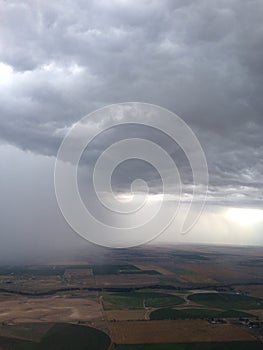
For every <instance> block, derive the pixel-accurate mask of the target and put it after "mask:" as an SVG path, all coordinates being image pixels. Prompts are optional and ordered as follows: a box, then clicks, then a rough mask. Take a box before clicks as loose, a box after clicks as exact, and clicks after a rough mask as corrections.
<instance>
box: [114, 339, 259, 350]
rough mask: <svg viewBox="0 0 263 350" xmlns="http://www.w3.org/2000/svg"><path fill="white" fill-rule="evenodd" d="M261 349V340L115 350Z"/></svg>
mask: <svg viewBox="0 0 263 350" xmlns="http://www.w3.org/2000/svg"><path fill="white" fill-rule="evenodd" d="M248 348H249V349H250V350H261V349H262V343H261V342H240V341H235V342H220V343H219V342H203V343H201V342H198V343H173V344H165V343H161V344H137V345H135V344H133V345H118V346H117V350H226V349H227V350H247V349H248Z"/></svg>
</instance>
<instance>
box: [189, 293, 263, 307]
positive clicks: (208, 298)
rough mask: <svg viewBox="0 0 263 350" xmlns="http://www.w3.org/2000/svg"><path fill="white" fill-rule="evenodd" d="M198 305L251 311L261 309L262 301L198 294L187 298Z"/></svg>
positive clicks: (236, 296) (223, 295)
mask: <svg viewBox="0 0 263 350" xmlns="http://www.w3.org/2000/svg"><path fill="white" fill-rule="evenodd" d="M188 299H189V300H191V301H194V302H196V303H198V304H202V305H205V306H209V307H212V308H219V309H225V310H228V309H241V310H253V309H263V299H260V298H255V297H250V296H247V295H242V294H228V293H198V294H193V295H190V296H189V297H188Z"/></svg>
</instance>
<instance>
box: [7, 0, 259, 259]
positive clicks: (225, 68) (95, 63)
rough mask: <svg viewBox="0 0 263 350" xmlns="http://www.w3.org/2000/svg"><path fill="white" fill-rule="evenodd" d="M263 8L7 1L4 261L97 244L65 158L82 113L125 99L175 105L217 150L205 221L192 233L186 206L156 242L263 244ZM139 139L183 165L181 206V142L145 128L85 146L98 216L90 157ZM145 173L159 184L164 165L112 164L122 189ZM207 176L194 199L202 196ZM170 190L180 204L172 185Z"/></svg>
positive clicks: (82, 174) (187, 187)
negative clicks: (75, 219)
mask: <svg viewBox="0 0 263 350" xmlns="http://www.w3.org/2000/svg"><path fill="white" fill-rule="evenodd" d="M262 15H263V3H262V1H260V0H254V1H251V2H243V1H205V0H198V1H191V0H189V1H181V0H174V1H170V0H166V1H140V2H135V1H131V0H130V1H128V0H126V1H123V0H114V1H112V2H107V1H90V2H89V3H83V1H81V0H77V1H75V2H74V3H73V2H66V3H65V2H62V1H56V2H48V3H47V2H44V1H37V2H33V1H29V2H21V1H18V0H14V1H8V2H7V1H2V2H0V18H1V20H0V35H1V43H0V91H1V93H0V161H1V182H0V195H1V202H0V203H1V206H0V222H1V245H0V263H2V262H4V261H12V260H13V261H23V259H25V260H30V259H31V256H32V258H33V259H34V257H36V258H37V256H41V257H42V256H45V255H46V256H49V255H50V256H53V255H54V253H55V252H57V251H60V252H62V254H63V252H67V254H68V252H70V251H75V250H77V249H79V248H81V247H82V248H83V249H87V252H88V251H92V249H95V248H93V247H94V246H93V245H90V244H89V243H88V242H85V241H84V240H83V239H82V238H80V237H79V236H78V235H77V234H76V233H75V232H74V231H73V230H72V229H71V228H70V226H69V225H68V224H67V222H66V221H65V219H64V217H63V215H62V214H61V212H60V209H59V207H58V204H57V201H56V196H55V189H54V166H55V160H56V155H57V151H58V148H59V145H60V143H61V141H62V140H63V137H64V136H65V134H66V133H67V132H68V131H69V130H70V129H71V127H72V126H74V125H75V123H77V122H78V120H79V119H80V118H81V117H83V116H85V115H87V114H88V113H90V112H92V111H94V110H96V109H98V108H102V107H104V106H106V105H109V104H114V103H120V102H125V101H138V102H144V103H149V104H154V105H159V106H161V107H164V108H167V109H169V110H170V111H172V112H173V113H176V114H177V115H178V116H179V117H181V118H182V119H183V120H184V121H185V122H186V123H187V124H188V125H189V126H190V128H191V129H192V130H193V131H194V133H195V135H196V136H197V138H198V140H199V141H200V144H201V146H202V149H203V151H204V153H205V156H206V159H207V164H208V173H209V184H208V194H207V202H206V206H205V209H204V212H203V214H202V216H201V217H200V219H199V221H198V222H197V224H196V225H195V226H194V227H193V229H192V230H191V231H190V232H189V233H188V234H186V235H182V234H180V232H179V226H180V225H181V222H182V221H183V213H179V216H178V218H177V220H176V221H175V222H174V223H172V224H171V225H170V226H169V228H168V229H167V230H166V231H165V232H164V233H163V234H162V235H160V236H159V237H158V238H157V239H156V241H154V244H157V245H158V244H160V245H162V244H166V243H168V242H173V243H175V244H176V243H178V244H209V245H210V244H211V245H213V244H226V245H230V244H232V245H244V246H246V245H256V246H257V245H260V246H263V236H262V229H263V208H262V200H263V196H262V188H263V162H262V150H263V142H262V135H263V123H262V122H263V104H262V93H263V74H262V72H263V65H262V62H263V61H262V59H261V57H262V55H263V45H262V43H263V40H262V39H263V35H262V33H263V32H262V28H263V24H262ZM146 119H147V118H145V120H146ZM103 123H105V124H107V120H106V119H105V120H104V119H103V120H100V121H99V122H98V125H99V124H103ZM98 125H93V126H92V127H93V128H94V129H96V128H97V127H98ZM90 130H91V131H90ZM90 130H89V131H90V132H92V128H91V129H90ZM130 137H140V138H145V139H147V140H150V141H152V142H155V143H156V144H158V145H159V146H160V147H162V148H163V149H164V150H165V151H166V152H168V153H169V155H170V156H171V158H172V159H173V160H174V161H175V162H176V163H177V165H178V168H179V170H180V174H181V177H182V179H183V184H184V187H183V201H182V210H183V211H184V209H185V208H184V206H185V205H186V204H187V201H188V197H189V194H191V191H192V178H193V176H192V172H191V167H190V166H189V162H187V159H186V158H185V156H184V155H183V152H182V150H181V149H180V147H178V145H177V144H174V143H173V142H172V140H171V139H169V138H167V137H164V135H163V134H162V133H161V132H157V131H154V130H152V129H151V128H147V127H146V128H142V127H138V126H134V127H133V128H132V129H129V130H128V129H127V128H119V129H118V128H115V129H112V130H107V132H104V133H102V134H101V135H100V136H99V137H97V138H96V139H95V140H94V141H93V142H92V143H91V145H90V148H88V149H87V150H85V154H84V155H83V157H82V159H81V167H80V170H79V187H80V188H81V191H82V195H83V201H84V202H85V203H88V204H89V205H90V206H91V207H93V209H94V212H95V213H96V214H98V213H99V212H98V211H97V209H96V208H95V201H94V198H93V195H92V193H91V186H90V179H91V178H92V176H91V173H92V169H93V168H94V163H95V162H96V160H97V159H98V157H99V155H100V154H101V153H102V152H103V151H104V150H105V148H107V147H109V145H111V144H112V143H113V142H114V141H115V140H124V139H128V138H130ZM190 165H191V164H190ZM164 170H166V169H164ZM169 175H170V174H168V175H167V176H168V177H169ZM137 178H142V179H144V180H145V181H146V182H147V183H148V185H149V188H150V194H151V195H152V196H154V195H158V194H160V187H161V186H160V176H159V175H158V174H157V173H156V171H155V170H154V169H152V167H150V166H149V165H147V164H146V163H143V162H141V161H137V162H136V161H134V163H130V164H128V163H127V164H126V163H123V164H122V165H120V166H119V167H118V168H117V169H116V171H114V173H113V178H112V187H113V190H114V191H115V192H116V194H118V195H119V196H123V197H125V196H127V195H129V193H130V185H131V183H132V182H133V181H134V180H135V179H137ZM198 185H199V187H198V193H197V197H196V198H195V201H196V203H198V202H199V201H202V200H203V197H204V195H205V190H204V187H203V186H204V184H198ZM164 200H165V205H166V208H167V210H171V211H172V210H174V208H175V203H176V201H177V197H176V195H175V192H174V191H173V189H172V186H171V189H170V192H169V193H168V195H167V197H165V198H164ZM91 209H92V208H91ZM105 220H106V219H105ZM90 229H91V228H90ZM97 234H100V235H102V236H103V234H104V233H103V231H101V232H98V233H97ZM145 235H146V233H145ZM120 236H121V233H120Z"/></svg>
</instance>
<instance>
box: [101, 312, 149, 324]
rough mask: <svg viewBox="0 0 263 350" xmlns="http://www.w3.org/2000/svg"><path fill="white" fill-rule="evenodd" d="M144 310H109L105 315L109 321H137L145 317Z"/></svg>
mask: <svg viewBox="0 0 263 350" xmlns="http://www.w3.org/2000/svg"><path fill="white" fill-rule="evenodd" d="M145 312H146V311H145V310H144V309H137V310H109V311H105V315H106V317H107V319H108V320H109V321H113V320H116V321H139V320H144V319H145Z"/></svg>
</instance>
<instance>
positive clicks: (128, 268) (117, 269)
mask: <svg viewBox="0 0 263 350" xmlns="http://www.w3.org/2000/svg"><path fill="white" fill-rule="evenodd" d="M92 270H93V273H94V275H119V274H127V273H129V272H133V273H134V272H135V271H140V269H139V268H138V267H136V266H134V265H93V266H92Z"/></svg>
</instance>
